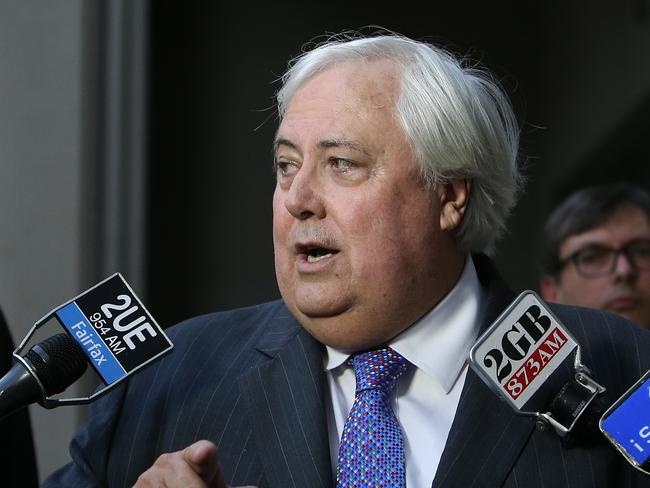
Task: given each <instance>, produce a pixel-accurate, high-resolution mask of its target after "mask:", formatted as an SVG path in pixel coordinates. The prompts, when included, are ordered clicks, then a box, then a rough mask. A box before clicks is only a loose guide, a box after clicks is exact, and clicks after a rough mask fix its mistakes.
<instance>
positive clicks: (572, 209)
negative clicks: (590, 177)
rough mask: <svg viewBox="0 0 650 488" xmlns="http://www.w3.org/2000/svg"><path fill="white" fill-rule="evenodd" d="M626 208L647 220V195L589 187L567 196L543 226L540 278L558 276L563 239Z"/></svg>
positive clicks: (618, 186)
mask: <svg viewBox="0 0 650 488" xmlns="http://www.w3.org/2000/svg"><path fill="white" fill-rule="evenodd" d="M628 206H633V207H638V208H640V209H641V210H642V211H643V212H644V213H645V215H646V217H647V218H648V219H649V220H650V194H648V192H646V191H645V190H643V189H642V188H639V187H637V186H634V185H632V184H630V183H622V182H621V183H609V184H605V185H599V186H590V187H587V188H584V189H582V190H579V191H577V192H575V193H573V194H571V195H570V196H569V197H568V198H567V199H566V200H564V201H563V202H562V203H561V204H560V205H559V206H558V207H557V208H556V209H555V210H554V211H553V213H552V214H551V215H550V217H549V218H548V220H547V221H546V225H545V226H544V234H543V236H542V237H543V240H542V258H541V275H542V276H557V274H558V273H559V272H560V270H561V269H562V262H561V260H560V254H559V253H560V245H561V244H562V242H564V240H565V239H567V238H568V237H570V236H572V235H575V234H581V233H583V232H586V231H588V230H590V229H593V228H594V227H598V226H599V225H601V224H603V223H605V222H606V221H607V220H608V219H609V218H610V217H611V216H612V215H613V214H614V213H616V212H617V211H618V210H620V209H621V208H624V207H628Z"/></svg>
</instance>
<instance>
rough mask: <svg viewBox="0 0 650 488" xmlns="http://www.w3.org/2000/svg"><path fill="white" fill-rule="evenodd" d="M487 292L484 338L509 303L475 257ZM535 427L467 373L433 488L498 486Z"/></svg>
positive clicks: (503, 287) (491, 270)
mask: <svg viewBox="0 0 650 488" xmlns="http://www.w3.org/2000/svg"><path fill="white" fill-rule="evenodd" d="M474 263H475V265H476V268H477V273H478V276H479V280H480V281H481V283H482V285H483V286H484V287H486V291H487V304H486V312H485V317H484V321H483V324H482V327H481V332H483V331H484V330H485V329H486V328H487V327H488V326H489V325H490V324H491V323H492V322H493V321H494V320H495V319H496V318H497V317H498V316H499V314H500V313H501V312H502V311H503V310H505V308H506V307H507V306H508V305H509V304H510V302H512V300H513V299H514V295H513V293H512V292H511V291H510V290H509V289H508V288H507V287H506V285H505V284H504V283H503V281H502V280H501V277H500V276H499V275H498V273H497V272H496V270H495V269H494V268H493V267H492V265H491V264H490V262H489V261H488V260H487V258H485V257H484V256H475V257H474ZM534 425H535V424H534V421H532V420H531V419H530V418H527V417H522V416H519V415H517V414H516V413H515V411H514V410H513V409H512V408H511V407H510V406H509V405H508V404H506V402H505V401H502V400H500V399H499V398H498V397H497V395H496V394H495V393H493V392H492V391H491V390H490V389H489V388H488V387H487V385H485V383H484V382H483V381H482V380H481V379H480V378H479V377H478V376H477V375H476V373H474V370H473V369H471V368H469V370H468V372H467V377H466V379H465V385H464V386H463V392H462V394H461V398H460V402H459V404H458V409H457V410H456V416H455V418H454V422H453V424H452V427H451V431H450V433H449V438H448V439H447V443H446V445H445V449H444V451H443V454H442V458H441V459H440V464H439V465H438V470H437V471H436V476H435V479H434V482H433V486H434V487H436V488H442V487H452V486H454V487H456V486H463V487H471V486H481V487H492V486H501V485H502V484H503V481H504V480H505V478H506V477H507V475H508V473H509V472H510V470H511V468H512V466H513V464H514V463H515V461H516V459H517V457H518V456H519V453H520V452H521V450H522V449H523V447H524V446H525V444H526V442H527V440H528V438H529V437H530V435H531V433H532V431H533V428H534Z"/></svg>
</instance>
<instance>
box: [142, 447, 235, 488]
mask: <svg viewBox="0 0 650 488" xmlns="http://www.w3.org/2000/svg"><path fill="white" fill-rule="evenodd" d="M151 487H156V488H158V487H167V488H174V487H178V488H181V487H182V488H228V486H227V485H226V483H225V482H224V480H223V475H222V474H221V469H220V468H219V460H218V459H217V447H216V446H215V445H214V444H213V443H212V442H210V441H198V442H195V443H194V444H191V445H189V446H188V447H186V448H185V449H183V450H182V451H176V452H171V453H167V454H163V455H162V456H160V457H159V458H158V459H156V462H155V463H154V465H153V466H151V467H150V468H149V469H148V470H147V471H145V472H144V473H142V474H141V475H140V477H139V478H138V481H136V483H135V485H134V488H151Z"/></svg>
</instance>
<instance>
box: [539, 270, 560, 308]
mask: <svg viewBox="0 0 650 488" xmlns="http://www.w3.org/2000/svg"><path fill="white" fill-rule="evenodd" d="M559 291H560V284H559V283H558V281H557V279H556V278H555V277H553V276H544V277H543V278H542V281H541V283H540V292H541V293H542V298H543V299H544V300H546V301H548V302H558V301H559Z"/></svg>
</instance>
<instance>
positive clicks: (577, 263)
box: [541, 183, 650, 328]
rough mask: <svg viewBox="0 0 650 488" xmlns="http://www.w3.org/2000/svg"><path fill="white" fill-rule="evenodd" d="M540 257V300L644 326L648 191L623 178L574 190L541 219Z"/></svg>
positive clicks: (648, 313)
mask: <svg viewBox="0 0 650 488" xmlns="http://www.w3.org/2000/svg"><path fill="white" fill-rule="evenodd" d="M541 262H542V280H541V291H542V296H543V297H544V299H545V300H549V301H552V302H557V303H565V304H571V305H580V306H583V307H591V308H599V309H603V310H609V311H610V312H614V313H617V314H619V315H622V316H623V317H626V318H628V319H630V320H632V321H634V322H637V323H639V324H641V325H643V326H644V327H646V328H650V195H648V193H647V192H646V191H644V190H642V189H641V188H638V187H635V186H633V185H630V184H626V183H613V184H607V185H602V186H594V187H589V188H585V189H583V190H580V191H578V192H576V193H574V194H573V195H571V196H570V197H568V198H567V199H566V200H565V201H564V202H562V203H561V204H560V205H559V206H558V207H557V209H556V210H555V211H554V212H553V213H552V214H551V216H550V217H549V219H548V221H547V223H546V226H545V228H544V247H543V254H542V260H541Z"/></svg>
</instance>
